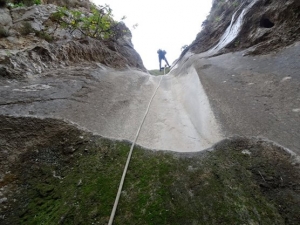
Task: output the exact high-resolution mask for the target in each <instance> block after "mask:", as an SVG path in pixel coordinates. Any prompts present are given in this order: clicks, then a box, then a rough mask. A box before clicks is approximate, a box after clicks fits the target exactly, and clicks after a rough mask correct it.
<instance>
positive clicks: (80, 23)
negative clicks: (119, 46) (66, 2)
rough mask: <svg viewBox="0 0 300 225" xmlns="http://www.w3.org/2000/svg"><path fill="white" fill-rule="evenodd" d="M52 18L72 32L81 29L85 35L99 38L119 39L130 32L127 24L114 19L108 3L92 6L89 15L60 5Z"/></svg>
mask: <svg viewBox="0 0 300 225" xmlns="http://www.w3.org/2000/svg"><path fill="white" fill-rule="evenodd" d="M51 19H52V20H53V21H56V22H58V23H59V24H60V25H61V26H62V27H64V28H67V29H69V30H70V33H71V34H72V33H73V32H74V31H75V30H79V31H80V32H81V33H82V34H83V35H84V36H89V37H92V38H96V39H99V40H108V39H117V38H119V37H120V36H122V35H123V34H124V33H126V32H129V30H128V29H127V28H125V26H122V24H121V23H118V22H116V21H114V20H113V18H112V9H111V8H110V7H109V6H108V5H105V6H99V7H95V6H94V7H92V9H91V13H90V14H89V15H84V14H83V13H82V12H81V11H78V10H69V9H67V8H66V7H60V8H59V9H58V11H57V12H55V13H53V14H52V16H51Z"/></svg>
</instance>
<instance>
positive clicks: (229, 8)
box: [185, 0, 300, 54]
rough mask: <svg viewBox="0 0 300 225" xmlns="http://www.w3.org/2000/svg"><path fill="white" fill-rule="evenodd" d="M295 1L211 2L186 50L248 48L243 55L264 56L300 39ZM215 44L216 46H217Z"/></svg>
mask: <svg viewBox="0 0 300 225" xmlns="http://www.w3.org/2000/svg"><path fill="white" fill-rule="evenodd" d="M299 18H300V2H299V1H298V0H288V1H281V0H251V1H250V0H248V1H244V0H227V1H221V0H215V1H213V6H212V9H211V12H210V15H209V16H208V17H207V19H206V21H204V22H203V24H202V27H203V29H202V31H201V32H200V33H199V34H198V35H197V38H196V40H195V41H194V42H193V43H192V44H191V45H190V46H189V47H188V48H187V49H186V51H185V52H187V51H188V50H190V51H191V52H193V53H196V54H197V53H201V52H205V51H208V50H209V49H213V48H216V47H217V48H219V47H220V45H222V46H221V47H220V48H219V49H217V50H218V51H217V52H214V54H222V53H225V52H229V51H237V50H242V49H247V48H251V49H249V51H248V53H247V54H266V53H269V52H271V51H273V50H276V49H279V48H281V47H284V46H287V45H290V44H292V43H294V42H295V41H297V40H300V37H299V35H298V34H299V32H300V20H299ZM218 45H219V46H218Z"/></svg>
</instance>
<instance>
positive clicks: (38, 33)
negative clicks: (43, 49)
mask: <svg viewBox="0 0 300 225" xmlns="http://www.w3.org/2000/svg"><path fill="white" fill-rule="evenodd" d="M35 35H36V36H38V37H39V38H42V39H44V40H46V41H48V42H52V41H53V40H54V37H53V36H52V35H50V34H48V33H47V32H45V31H36V32H35Z"/></svg>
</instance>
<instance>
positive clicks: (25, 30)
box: [19, 22, 34, 35]
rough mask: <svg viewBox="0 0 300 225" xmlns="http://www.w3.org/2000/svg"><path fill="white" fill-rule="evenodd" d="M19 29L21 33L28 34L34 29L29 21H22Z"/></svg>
mask: <svg viewBox="0 0 300 225" xmlns="http://www.w3.org/2000/svg"><path fill="white" fill-rule="evenodd" d="M19 31H20V33H21V34H22V35H28V34H30V33H33V32H34V29H33V28H32V26H31V24H30V23H29V22H23V23H22V26H21V28H20V30H19Z"/></svg>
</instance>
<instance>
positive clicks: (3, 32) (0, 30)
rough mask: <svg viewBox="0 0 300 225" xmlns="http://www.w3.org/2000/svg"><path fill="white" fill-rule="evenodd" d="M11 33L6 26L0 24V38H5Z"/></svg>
mask: <svg viewBox="0 0 300 225" xmlns="http://www.w3.org/2000/svg"><path fill="white" fill-rule="evenodd" d="M9 35H10V33H9V31H8V30H7V29H5V28H4V27H2V26H0V38H5V37H8V36H9Z"/></svg>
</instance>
